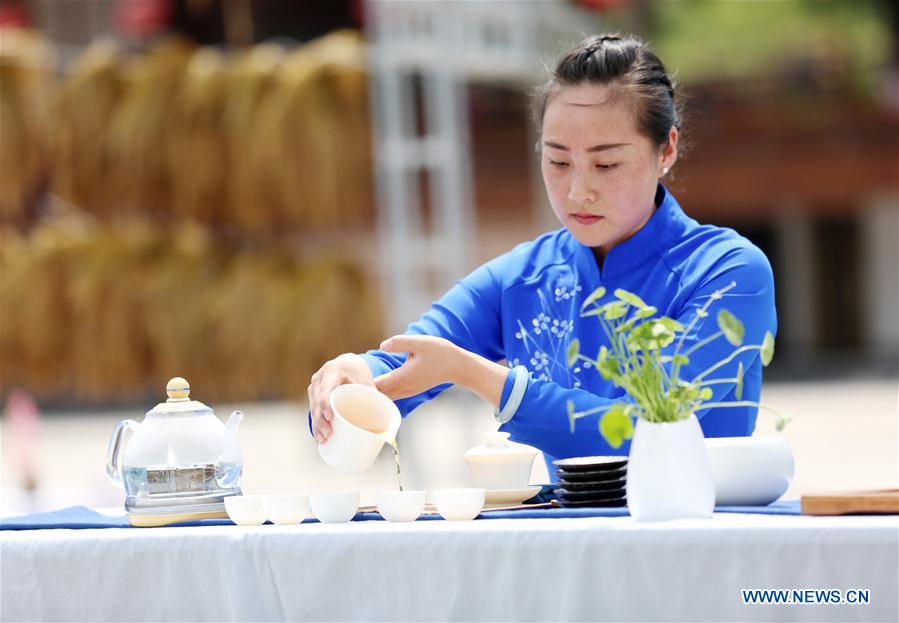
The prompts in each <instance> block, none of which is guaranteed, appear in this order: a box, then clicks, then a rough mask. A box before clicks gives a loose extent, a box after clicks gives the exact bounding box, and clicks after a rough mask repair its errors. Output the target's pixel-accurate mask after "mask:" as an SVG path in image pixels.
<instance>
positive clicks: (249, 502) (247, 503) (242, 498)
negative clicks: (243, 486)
mask: <svg viewBox="0 0 899 623" xmlns="http://www.w3.org/2000/svg"><path fill="white" fill-rule="evenodd" d="M262 498H263V496H261V495H230V496H228V497H226V498H225V511H226V512H227V513H228V517H230V518H231V521H233V522H234V523H236V524H237V525H238V526H261V525H262V524H264V523H265V518H266V515H265V508H264V507H263V505H262Z"/></svg>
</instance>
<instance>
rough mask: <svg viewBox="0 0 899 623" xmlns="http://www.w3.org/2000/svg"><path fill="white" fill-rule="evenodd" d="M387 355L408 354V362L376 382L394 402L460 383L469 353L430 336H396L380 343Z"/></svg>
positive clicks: (379, 388)
mask: <svg viewBox="0 0 899 623" xmlns="http://www.w3.org/2000/svg"><path fill="white" fill-rule="evenodd" d="M381 350H383V351H385V352H388V353H409V357H408V358H407V359H406V362H405V363H404V364H403V365H402V366H400V367H399V368H397V369H396V370H393V371H391V372H388V373H387V374H383V375H381V376H379V377H377V378H376V379H375V387H377V388H378V391H380V392H381V393H382V394H385V395H387V396H388V397H389V398H390V399H391V400H399V399H400V398H408V397H409V396H415V395H417V394H420V393H422V392H424V391H427V390H429V389H431V388H432V387H436V386H438V385H443V384H444V383H459V379H460V378H461V374H462V372H463V371H464V370H465V363H466V359H467V357H470V356H471V353H469V352H468V351H466V350H464V349H462V348H460V347H458V346H456V345H455V344H453V343H452V342H450V341H449V340H445V339H443V338H441V337H433V336H430V335H395V336H393V337H391V338H388V339H386V340H384V341H383V342H382V343H381Z"/></svg>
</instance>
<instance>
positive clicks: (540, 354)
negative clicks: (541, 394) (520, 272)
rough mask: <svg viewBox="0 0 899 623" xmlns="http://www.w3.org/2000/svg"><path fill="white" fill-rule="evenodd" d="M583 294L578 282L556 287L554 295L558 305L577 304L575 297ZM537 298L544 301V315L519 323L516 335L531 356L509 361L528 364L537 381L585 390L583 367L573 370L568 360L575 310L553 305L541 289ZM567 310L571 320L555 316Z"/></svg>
mask: <svg viewBox="0 0 899 623" xmlns="http://www.w3.org/2000/svg"><path fill="white" fill-rule="evenodd" d="M581 291H582V288H581V286H580V284H577V283H576V284H575V285H574V286H573V287H571V286H559V287H556V288H554V289H553V290H552V294H553V297H554V299H555V302H556V303H561V302H563V301H569V300H571V301H572V302H574V300H576V299H575V296H576V295H577V294H578V293H579V292H581ZM537 296H538V297H539V298H540V309H541V310H540V312H539V313H538V314H537V315H536V316H535V317H534V318H531V319H530V320H529V321H526V322H522V320H521V319H517V320H516V322H517V323H518V330H517V331H516V332H515V339H517V340H521V342H522V345H523V346H524V348H525V351H526V352H527V357H525V358H524V359H525V361H524V362H522V359H521V358H519V357H513V358H512V359H510V360H509V366H510V367H514V366H519V365H524V367H526V368H527V369H528V370H530V371H531V374H532V376H533V377H534V378H535V379H541V380H544V381H555V382H557V383H561V384H563V385H567V386H568V387H581V381H580V379H579V378H578V377H577V376H575V375H577V374H579V373H580V372H581V371H582V367H581V365H576V366H575V367H574V368H569V367H568V365H567V363H566V361H565V351H566V349H567V347H568V342H569V341H570V337H569V336H570V335H571V334H572V333H573V332H574V319H573V318H572V317H571V315H572V314H573V313H574V307H572V306H571V304H570V303H569V304H568V305H563V306H562V309H559V308H556V307H555V306H551V305H550V304H549V303H548V301H547V297H546V296H545V294H544V293H543V291H541V290H538V291H537ZM565 308H567V309H565ZM563 309H564V311H567V312H568V313H567V317H554V316H555V315H556V313H557V312H561V311H563ZM554 312H556V313H554ZM588 367H589V364H586V363H585V364H584V365H583V368H588Z"/></svg>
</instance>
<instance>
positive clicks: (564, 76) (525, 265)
mask: <svg viewBox="0 0 899 623" xmlns="http://www.w3.org/2000/svg"><path fill="white" fill-rule="evenodd" d="M534 111H535V120H536V122H537V125H538V130H539V134H538V135H539V136H540V143H539V150H540V153H541V167H542V173H543V181H544V184H545V185H546V190H547V194H548V196H549V200H550V203H551V204H552V208H553V211H554V212H555V214H556V216H557V217H558V219H559V221H560V222H561V223H562V225H563V228H562V229H559V230H557V231H553V232H549V233H546V234H544V235H542V236H540V237H538V238H537V239H535V240H533V241H531V242H526V243H523V244H521V245H519V246H518V247H516V248H515V249H513V250H512V251H510V252H508V253H506V254H505V255H502V256H500V257H498V258H496V259H494V260H491V261H490V262H488V263H487V264H485V265H483V266H481V267H480V268H478V269H477V270H475V271H474V272H473V273H471V274H470V275H468V276H467V277H465V278H464V279H463V280H461V281H460V282H459V283H458V284H457V285H456V286H455V287H453V288H452V289H451V290H450V291H449V292H447V293H446V295H444V296H443V297H442V298H441V299H440V300H439V301H437V302H436V303H434V305H433V306H432V307H431V309H430V310H429V311H427V312H426V313H425V314H424V315H423V316H422V317H421V319H420V320H418V321H417V322H415V323H413V324H411V325H410V326H409V328H408V329H407V331H406V334H405V335H401V336H394V337H392V338H390V339H388V340H386V341H385V342H383V343H382V344H381V347H380V350H372V351H369V352H367V353H365V354H363V355H355V354H344V355H341V356H339V357H337V358H336V359H334V360H332V361H329V362H327V363H326V364H325V365H324V366H322V368H321V369H320V370H319V371H318V372H316V373H315V375H314V376H313V377H312V383H311V385H310V386H309V399H310V405H311V410H310V415H311V429H312V432H313V435H314V436H315V438H316V440H317V441H318V442H319V443H327V438H328V436H329V435H330V433H331V425H330V421H331V418H332V414H331V412H330V409H329V407H328V395H329V393H330V391H331V390H332V389H333V388H334V387H336V386H337V385H340V384H342V383H362V384H366V385H372V386H374V387H376V388H377V389H379V390H380V391H381V392H383V393H385V394H386V395H388V396H390V397H391V398H392V399H393V400H395V401H396V404H397V406H398V407H399V409H400V411H401V412H402V414H403V416H405V415H406V414H408V413H409V412H410V411H412V410H413V409H415V407H417V406H418V405H420V404H421V403H423V402H425V401H427V400H430V399H431V398H433V397H434V396H436V395H437V394H439V393H440V392H441V391H443V390H444V389H446V388H447V387H449V386H450V385H452V384H456V385H461V386H463V387H466V388H468V389H469V390H471V391H473V392H475V393H476V394H477V395H479V396H480V397H481V398H483V399H484V400H486V401H488V402H490V403H491V404H493V405H494V406H495V407H496V408H497V410H496V415H497V419H498V420H499V421H500V422H501V426H500V430H503V431H507V432H509V433H511V438H512V439H513V440H516V441H519V442H522V443H527V444H530V445H533V446H535V447H536V448H539V449H540V450H542V451H543V452H544V454H545V456H546V462H547V467H548V468H549V472H550V475H551V476H552V478H553V480H555V479H556V477H555V470H554V468H553V466H552V461H553V460H554V459H556V458H564V457H570V456H588V455H605V454H627V453H628V450H629V443H625V444H624V445H623V446H621V447H619V448H612V447H610V446H609V445H608V444H607V443H606V442H605V441H604V439H603V438H602V436H601V435H600V434H599V432H598V426H597V418H598V416H597V415H594V416H592V417H583V418H580V419H578V420H577V423H576V428H575V430H574V432H573V433H572V432H571V429H570V423H569V418H568V414H567V411H566V404H567V402H568V401H569V400H571V401H573V402H574V405H575V408H576V410H578V411H586V410H589V409H593V408H595V407H599V406H601V405H604V404H609V403H610V402H614V401H616V400H620V399H622V398H626V396H625V395H624V393H623V391H622V390H620V389H618V388H616V387H615V386H613V385H612V384H611V383H609V382H607V381H604V380H603V379H602V377H601V376H600V374H599V373H598V372H597V371H596V370H595V369H592V368H590V367H589V364H586V365H583V366H581V365H578V366H575V367H574V368H569V367H568V366H567V365H566V362H565V349H566V346H567V344H568V343H569V342H570V341H571V340H572V339H574V338H578V339H579V340H580V344H581V346H580V351H581V352H583V353H587V354H590V353H597V352H598V351H599V349H600V347H601V346H602V345H603V344H604V343H607V339H606V338H605V335H604V334H603V332H602V331H601V328H600V326H599V324H598V322H597V321H596V319H595V318H589V317H588V318H581V317H580V315H579V310H580V307H581V303H582V302H583V300H584V299H585V298H586V297H587V296H589V295H590V293H591V292H593V291H594V290H595V289H596V288H597V287H599V286H600V285H603V286H605V287H606V289H607V291H608V292H613V291H614V290H615V289H616V288H623V289H625V290H628V291H631V292H634V293H636V294H638V295H639V296H640V297H642V298H643V299H644V300H645V301H646V302H647V303H648V304H650V305H654V306H656V307H657V308H658V310H659V314H661V315H666V316H670V317H672V318H675V319H677V320H679V321H680V322H681V323H682V324H684V325H685V326H687V325H689V320H690V319H691V318H692V315H693V312H694V310H696V309H697V308H698V307H700V306H702V305H703V304H704V303H705V302H706V301H707V300H708V297H709V296H710V295H711V294H712V293H713V292H715V291H716V290H719V289H721V288H723V287H726V286H727V285H729V284H731V282H735V283H736V286H735V287H734V288H732V289H731V290H730V291H728V293H727V294H726V295H725V297H724V299H723V300H722V301H720V302H716V303H714V304H713V306H712V308H711V309H710V314H709V317H710V318H712V320H708V319H706V320H705V321H704V322H700V323H697V326H696V328H695V330H694V331H692V332H691V334H690V335H689V336H687V343H688V344H689V343H691V342H692V343H695V342H696V341H697V340H701V339H703V338H704V337H706V336H708V335H711V334H712V333H715V332H716V331H717V330H718V327H717V324H716V322H715V321H714V317H715V315H716V309H717V308H718V306H724V307H726V308H727V309H728V310H729V311H730V312H731V313H733V314H734V315H735V316H736V317H737V318H739V319H740V320H742V321H743V323H744V324H745V328H746V337H745V339H746V342H747V343H750V344H760V343H761V342H762V338H763V337H764V334H765V332H766V331H771V332H772V333H774V332H775V330H776V325H777V318H776V313H775V309H774V284H773V276H772V273H771V267H770V265H769V263H768V260H767V259H766V258H765V256H764V254H763V253H762V252H761V251H760V250H759V249H758V248H756V247H755V246H753V245H752V244H751V243H750V242H749V241H748V240H746V239H745V238H743V237H741V236H740V235H738V234H737V233H736V232H734V231H733V230H730V229H725V228H721V227H715V226H711V225H700V224H698V223H697V222H696V221H694V220H693V219H691V218H689V217H687V216H686V215H685V214H684V212H683V211H682V210H681V208H680V206H679V205H678V203H677V201H676V200H675V198H674V197H673V196H672V195H671V194H670V193H669V192H668V191H667V190H666V189H665V187H664V186H663V185H662V184H661V180H662V179H663V178H664V177H665V176H666V175H667V174H668V172H669V171H670V170H671V167H672V166H674V163H675V161H676V160H677V153H678V140H679V132H680V129H681V120H680V115H679V112H678V101H677V98H676V94H675V89H674V85H673V84H672V82H671V80H670V78H669V77H668V75H667V73H666V71H665V68H664V66H663V65H662V63H661V61H660V60H659V59H658V57H657V56H656V55H655V54H654V53H653V52H652V51H650V49H649V48H648V46H646V45H645V44H644V43H643V42H641V41H640V40H638V39H636V38H634V37H630V36H628V37H619V36H601V37H599V36H597V37H590V38H588V39H586V40H584V41H583V42H581V43H580V44H579V45H578V46H577V47H576V48H575V49H573V50H571V51H570V52H569V53H568V54H566V55H565V56H564V57H563V58H562V59H561V60H560V61H559V62H558V64H557V66H556V68H555V71H554V72H553V75H552V78H551V79H550V80H549V82H548V83H547V84H546V85H544V86H543V87H542V88H541V89H540V90H538V92H537V93H536V94H535V98H534ZM730 352H731V347H730V346H729V344H728V343H727V342H726V341H725V340H716V341H714V342H712V343H711V345H710V346H709V347H707V348H703V349H700V350H699V351H697V353H695V354H693V355H692V356H691V361H690V364H689V365H688V366H686V367H685V368H684V369H682V373H681V377H682V378H687V379H689V378H692V377H693V376H695V375H696V374H698V373H699V372H700V371H702V370H705V369H706V368H707V367H709V366H710V365H711V364H713V363H716V362H717V361H719V360H720V359H722V358H724V357H725V356H726V355H728V354H729V353H730ZM504 359H505V360H506V361H507V362H508V364H509V367H507V366H504V365H501V364H499V363H496V362H498V361H501V360H504ZM739 363H742V364H743V366H744V369H745V378H744V387H743V396H742V399H743V400H751V401H757V400H758V398H759V393H760V390H761V382H762V366H761V362H760V361H759V357H758V353H757V352H755V351H753V352H750V353H745V356H741V357H738V358H737V359H735V360H734V361H733V362H732V364H731V365H728V366H725V367H723V368H721V369H720V370H718V371H717V372H718V373H717V375H716V378H719V377H720V378H722V379H723V378H732V377H734V376H735V372H736V369H737V366H738V364H739ZM510 367H511V368H512V369H511V370H510V369H509V368H510ZM711 387H712V388H713V389H714V401H715V402H719V401H730V400H734V394H735V384H734V383H720V384H715V385H712V386H711ZM697 415H698V416H699V417H700V423H701V426H702V428H703V432H704V434H705V435H706V436H707V437H715V436H719V437H720V436H741V435H751V434H752V431H753V429H754V428H755V419H756V409H755V408H742V407H739V408H737V407H735V408H726V409H725V408H719V409H708V410H706V411H705V412H699V413H697Z"/></svg>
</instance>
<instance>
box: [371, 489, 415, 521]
mask: <svg viewBox="0 0 899 623" xmlns="http://www.w3.org/2000/svg"><path fill="white" fill-rule="evenodd" d="M425 497H426V492H425V491H379V492H378V493H376V494H375V501H376V502H377V505H378V512H379V513H381V516H382V517H383V518H384V519H386V520H387V521H415V520H416V519H418V517H419V515H421V511H423V510H424V507H425Z"/></svg>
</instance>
